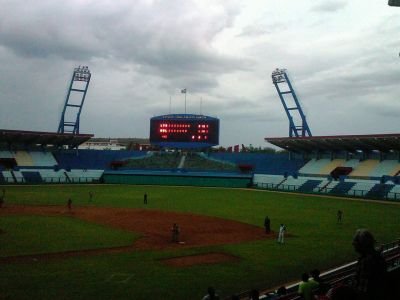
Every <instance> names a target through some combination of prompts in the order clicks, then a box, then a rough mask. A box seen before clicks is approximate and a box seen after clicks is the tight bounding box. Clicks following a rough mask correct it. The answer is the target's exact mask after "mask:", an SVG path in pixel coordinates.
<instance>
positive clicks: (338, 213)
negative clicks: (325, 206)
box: [336, 209, 343, 224]
mask: <svg viewBox="0 0 400 300" xmlns="http://www.w3.org/2000/svg"><path fill="white" fill-rule="evenodd" d="M336 218H337V222H338V223H339V224H342V220H343V211H341V210H340V209H339V210H338V211H337V214H336Z"/></svg>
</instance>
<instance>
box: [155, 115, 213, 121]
mask: <svg viewBox="0 0 400 300" xmlns="http://www.w3.org/2000/svg"><path fill="white" fill-rule="evenodd" d="M151 120H173V121H177V120H182V121H185V120H190V121H193V120H218V119H217V118H214V117H210V116H204V115H194V114H169V115H161V116H155V117H152V118H151Z"/></svg>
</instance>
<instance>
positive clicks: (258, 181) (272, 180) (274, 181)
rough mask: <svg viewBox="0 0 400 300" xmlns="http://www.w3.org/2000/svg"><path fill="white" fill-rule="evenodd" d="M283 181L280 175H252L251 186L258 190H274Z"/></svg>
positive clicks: (283, 178)
mask: <svg viewBox="0 0 400 300" xmlns="http://www.w3.org/2000/svg"><path fill="white" fill-rule="evenodd" d="M284 180H285V177H283V176H282V175H266V174H254V176H253V184H254V185H255V186H256V187H260V188H276V187H278V186H279V184H281V183H282V182H283V181H284Z"/></svg>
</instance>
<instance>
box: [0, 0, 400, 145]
mask: <svg viewBox="0 0 400 300" xmlns="http://www.w3.org/2000/svg"><path fill="white" fill-rule="evenodd" d="M0 8H1V9H0V66H1V72H0V128H2V129H21V130H39V131H56V129H57V127H58V122H59V118H60V114H61V109H62V106H63V102H64V99H65V96H66V91H67V86H68V83H69V80H70V76H71V74H72V70H73V68H74V67H75V66H78V65H88V66H89V68H90V70H91V72H92V80H91V83H90V87H89V91H88V95H87V98H86V102H85V106H84V108H83V113H82V116H81V133H94V134H95V135H96V136H97V137H110V136H111V137H148V135H149V119H150V118H151V117H152V116H155V115H160V114H166V113H169V99H170V97H171V98H172V112H173V113H183V112H184V96H183V94H181V93H180V90H181V89H182V88H187V90H188V94H187V112H188V113H199V112H200V99H201V98H202V99H203V106H202V112H203V114H206V115H210V116H217V117H218V118H220V120H221V132H220V142H221V144H222V145H232V144H242V143H243V144H246V145H248V144H253V145H261V146H263V145H266V144H265V143H264V137H266V136H270V137H271V136H287V134H288V121H287V118H286V115H285V113H284V111H283V108H282V105H281V103H280V100H279V98H278V96H277V93H276V91H275V87H274V86H273V84H272V82H271V72H272V71H273V70H274V69H275V68H286V69H287V70H288V72H289V75H290V78H291V79H292V81H293V85H294V87H295V89H296V92H297V94H298V96H299V98H300V101H301V104H302V106H303V108H304V111H305V113H306V115H307V120H308V122H309V125H310V127H311V130H312V133H313V135H334V134H368V133H394V132H400V128H399V125H400V121H399V116H400V99H399V94H400V58H399V52H400V38H399V37H400V8H395V7H389V6H388V5H387V0H368V1H365V0H351V1H350V0H321V1H319V0H299V1H292V0H258V1H256V0H254V1H250V0H246V1H239V0H238V1H216V0H209V1H207V0H198V1H194V0H164V1H162V0H158V1H157V0H153V1H152V0H135V1H131V0H109V1H99V0H68V1H56V0H36V1H34V0H30V1H29V0H23V1H22V0H21V1H20V0H0Z"/></svg>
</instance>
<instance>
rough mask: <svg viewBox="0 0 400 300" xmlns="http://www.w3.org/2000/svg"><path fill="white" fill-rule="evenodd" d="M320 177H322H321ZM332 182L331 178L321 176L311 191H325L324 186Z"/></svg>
mask: <svg viewBox="0 0 400 300" xmlns="http://www.w3.org/2000/svg"><path fill="white" fill-rule="evenodd" d="M321 179H322V178H321ZM331 183H332V180H330V179H327V178H323V179H322V180H321V182H320V183H319V184H318V185H317V186H315V187H314V189H313V192H316V193H323V192H325V191H326V188H327V187H328V186H329V185H330V184H331Z"/></svg>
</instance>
